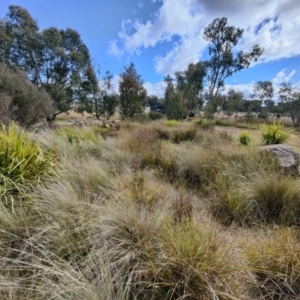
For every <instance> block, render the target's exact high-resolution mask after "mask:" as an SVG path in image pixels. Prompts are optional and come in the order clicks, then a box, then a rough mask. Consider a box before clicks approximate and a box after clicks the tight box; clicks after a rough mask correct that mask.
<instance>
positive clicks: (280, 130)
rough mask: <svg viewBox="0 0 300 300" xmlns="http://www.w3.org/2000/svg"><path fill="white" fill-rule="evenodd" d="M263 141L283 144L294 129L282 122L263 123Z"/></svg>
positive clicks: (261, 127) (267, 143) (261, 128)
mask: <svg viewBox="0 0 300 300" xmlns="http://www.w3.org/2000/svg"><path fill="white" fill-rule="evenodd" d="M259 129H260V132H261V135H262V138H263V142H264V144H266V145H272V144H281V143H283V142H285V141H286V140H287V139H288V138H289V137H290V135H291V132H292V130H291V129H289V128H287V127H285V126H284V125H283V124H281V123H276V122H275V121H274V122H273V124H262V125H260V127H259Z"/></svg>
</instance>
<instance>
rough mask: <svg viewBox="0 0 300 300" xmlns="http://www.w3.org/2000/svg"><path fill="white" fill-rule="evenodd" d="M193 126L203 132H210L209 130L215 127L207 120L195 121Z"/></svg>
mask: <svg viewBox="0 0 300 300" xmlns="http://www.w3.org/2000/svg"><path fill="white" fill-rule="evenodd" d="M195 124H196V125H197V126H198V127H200V128H201V129H204V130H211V129H214V127H215V123H214V122H212V121H210V120H207V119H199V120H196V121H195Z"/></svg>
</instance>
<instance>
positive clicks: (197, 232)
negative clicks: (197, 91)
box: [0, 122, 300, 300]
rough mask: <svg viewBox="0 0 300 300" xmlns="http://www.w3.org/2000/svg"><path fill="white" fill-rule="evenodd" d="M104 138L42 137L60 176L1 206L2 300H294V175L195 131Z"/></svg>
mask: <svg viewBox="0 0 300 300" xmlns="http://www.w3.org/2000/svg"><path fill="white" fill-rule="evenodd" d="M102 134H103V132H101V130H100V131H99V130H95V129H94V128H75V129H74V128H73V129H65V128H64V129H56V130H53V131H49V132H47V135H41V134H39V135H38V138H39V141H38V143H39V144H38V145H39V147H40V149H43V153H48V152H47V151H50V152H49V153H51V155H50V154H49V155H50V156H49V159H51V160H50V162H51V164H53V166H54V167H55V170H57V171H56V173H55V174H57V175H58V176H59V177H55V176H50V175H51V174H52V173H51V174H50V173H49V174H48V173H47V172H48V171H49V170H48V169H46V171H45V172H46V173H45V174H44V173H43V176H42V177H41V178H40V177H39V180H36V181H31V182H30V184H29V185H28V186H26V188H24V189H22V188H18V189H16V190H14V193H12V194H11V195H10V197H12V199H13V201H14V203H18V205H16V206H15V208H14V211H12V210H11V209H8V207H7V203H6V202H5V200H3V198H1V201H0V206H1V207H0V264H1V269H0V299H17V300H18V299H34V300H40V299H64V300H65V299H70V300H71V299H72V300H73V299H75V300H76V299H78V300H79V299H88V300H89V299H91V300H94V299H97V300H98V299H101V300H102V299H122V300H130V299H145V300H146V299H155V300H156V299H157V300H158V299H170V300H173V299H174V300H175V299H178V300H179V299H210V300H216V299H218V300H225V299H226V300H227V299H258V298H260V299H296V298H293V297H294V296H295V295H296V294H299V283H298V279H299V278H298V277H299V274H298V273H299V272H298V269H299V266H298V261H299V259H298V256H297V255H298V252H297V251H298V250H299V249H298V248H299V236H298V227H297V226H299V222H298V220H299V211H300V205H299V203H300V200H299V196H298V195H299V194H300V193H299V188H298V186H299V181H298V178H290V177H282V175H280V172H279V170H278V167H277V165H276V163H275V161H274V160H273V158H272V157H270V156H268V155H262V154H261V153H259V152H257V151H256V150H255V148H254V147H251V146H250V145H248V146H247V147H245V146H244V145H240V144H239V141H238V140H236V139H234V138H232V136H231V135H230V134H228V133H222V132H218V131H214V130H206V129H202V128H201V126H198V125H194V124H191V123H188V124H184V123H183V124H176V125H174V126H168V125H166V124H164V123H159V122H153V123H149V124H144V125H141V124H138V123H126V124H122V125H121V129H120V131H119V132H118V134H117V135H115V136H111V137H107V136H105V137H103V135H102ZM36 138H37V135H36ZM33 140H35V139H33ZM3 157H4V158H3ZM3 157H2V156H1V154H0V158H1V159H2V160H1V161H0V162H1V164H3V160H4V159H5V156H3ZM29 157H30V156H29ZM47 157H48V156H47ZM33 166H36V162H33ZM31 170H34V168H33V167H32V168H31ZM47 170H48V171H47ZM7 176H9V173H7ZM33 178H35V177H33ZM25 183H26V182H25ZM3 186H4V183H3V182H0V187H1V189H3ZM24 199H31V201H30V202H28V201H24ZM28 203H30V205H28ZM204 211H205V212H204ZM224 225H226V226H224ZM291 225H293V226H295V227H293V228H292V227H291V228H288V227H284V226H291ZM248 226H249V227H248ZM267 226H268V227H267ZM263 228H268V230H267V229H263ZM274 228H275V229H274ZM263 230H265V232H267V233H266V234H262V233H261V232H262V231H263ZM247 231H248V232H251V234H249V235H248V239H247V243H244V238H243V234H236V233H239V232H247ZM256 233H259V236H260V237H261V238H260V239H259V240H258V239H256V238H255V237H256ZM297 272H298V273H297ZM272 297H273V298H272Z"/></svg>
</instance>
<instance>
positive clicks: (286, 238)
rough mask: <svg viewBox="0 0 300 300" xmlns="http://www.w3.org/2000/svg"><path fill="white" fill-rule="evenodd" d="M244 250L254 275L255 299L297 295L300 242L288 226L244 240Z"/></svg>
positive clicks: (298, 291) (299, 290)
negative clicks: (261, 236) (269, 233)
mask: <svg viewBox="0 0 300 300" xmlns="http://www.w3.org/2000/svg"><path fill="white" fill-rule="evenodd" d="M245 253H246V256H247V259H248V262H249V264H250V268H251V269H252V272H253V274H254V275H255V278H256V280H257V281H256V284H255V285H254V286H252V289H251V291H252V293H253V295H254V297H255V299H269V300H271V299H295V300H296V299H299V293H300V243H299V234H298V233H297V231H296V230H294V229H292V228H282V229H279V230H278V231H275V232H273V233H272V234H271V236H269V237H265V238H264V240H257V239H255V244H254V243H252V244H250V245H249V241H247V245H246V249H245Z"/></svg>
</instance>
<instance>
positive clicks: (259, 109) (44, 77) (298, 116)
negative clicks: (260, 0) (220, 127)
mask: <svg viewBox="0 0 300 300" xmlns="http://www.w3.org/2000/svg"><path fill="white" fill-rule="evenodd" d="M242 34H243V30H242V29H240V28H236V27H234V26H229V25H228V24H227V18H225V17H224V18H217V19H215V20H213V22H212V23H211V24H209V25H208V26H207V27H206V28H205V29H204V39H205V40H207V41H208V42H209V48H208V49H209V55H210V59H208V60H207V61H200V62H198V63H192V64H189V65H188V66H187V69H186V70H184V71H178V72H175V76H174V78H173V77H171V76H170V75H168V76H166V77H165V84H166V89H165V94H164V98H163V99H158V98H157V97H156V96H152V95H150V96H148V95H147V91H146V89H145V88H144V86H143V84H144V82H143V79H142V78H141V75H140V74H138V72H137V70H136V68H135V65H134V64H133V63H130V64H129V65H128V66H125V67H124V69H123V71H122V72H121V74H120V75H119V86H118V88H119V90H118V93H117V92H116V91H115V88H114V87H113V83H112V80H113V76H112V74H110V73H109V72H108V71H107V72H106V73H105V75H104V76H102V77H101V74H100V71H99V68H98V70H96V69H97V68H96V66H95V65H94V63H93V62H92V60H91V57H90V53H89V50H88V48H87V46H86V45H85V44H84V43H83V41H82V40H81V37H80V35H79V33H78V32H77V31H75V30H74V29H70V28H67V29H65V30H61V29H57V28H55V27H50V28H47V29H44V30H40V29H39V27H38V25H37V23H36V21H35V20H34V19H33V18H32V17H31V16H30V14H29V13H28V12H27V11H26V10H25V9H24V8H21V7H20V6H15V5H12V6H9V9H8V13H7V15H6V17H5V18H4V19H1V20H0V39H1V43H0V100H1V101H0V120H2V121H3V120H4V119H5V120H16V121H18V122H19V123H20V124H22V125H24V126H30V125H31V124H33V123H35V122H38V121H39V120H41V119H46V120H47V121H48V123H49V124H50V125H51V124H52V123H53V122H54V121H55V119H56V116H57V115H58V114H60V113H63V112H66V111H68V110H70V108H75V109H76V110H77V111H78V112H84V111H87V112H89V113H93V114H94V115H95V116H96V118H98V119H100V118H110V117H111V116H112V115H113V114H114V113H115V111H116V109H118V110H119V112H120V114H121V116H122V117H123V118H132V117H134V116H136V115H138V114H141V113H143V111H144V108H145V105H146V104H147V103H148V104H150V105H151V104H155V103H157V102H161V103H163V104H164V106H165V110H166V114H167V117H168V118H170V119H183V118H185V117H186V116H188V115H190V114H191V115H193V114H195V113H196V112H197V111H199V110H202V111H203V112H204V113H205V116H206V117H207V118H212V117H214V116H215V115H216V114H217V113H218V112H220V111H222V112H223V113H225V114H226V115H228V116H230V115H233V114H234V113H237V112H245V113H248V114H254V115H256V116H260V117H264V116H265V117H266V116H267V115H268V114H269V113H277V114H279V113H288V114H289V115H290V116H291V118H292V120H293V122H294V124H295V125H297V126H298V125H299V123H300V94H299V92H297V91H296V90H294V89H293V88H292V85H291V84H290V83H283V84H282V86H281V88H280V90H279V102H278V103H275V102H274V100H273V96H274V95H273V94H274V92H273V85H272V82H271V81H264V82H257V83H256V84H255V86H254V91H253V94H252V95H251V100H246V99H244V97H243V94H242V93H240V92H238V91H234V90H229V91H228V93H227V94H224V85H225V80H226V79H227V78H229V77H230V76H232V75H233V74H234V73H236V72H239V71H241V70H243V69H246V68H248V67H249V66H250V64H251V63H252V62H253V61H257V60H258V58H259V57H260V56H261V54H262V53H263V49H262V48H261V47H260V46H258V45H254V46H253V48H252V50H251V51H250V52H243V51H240V52H236V51H234V47H235V46H236V45H237V43H238V41H239V40H240V38H241V37H242Z"/></svg>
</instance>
